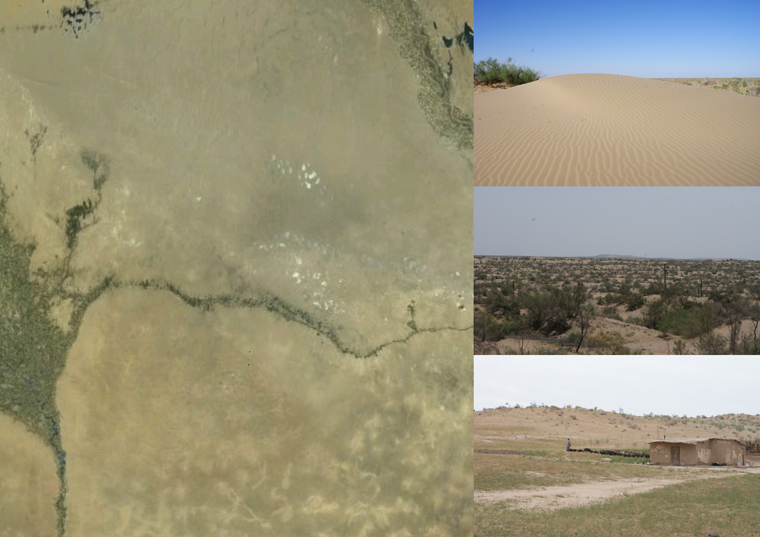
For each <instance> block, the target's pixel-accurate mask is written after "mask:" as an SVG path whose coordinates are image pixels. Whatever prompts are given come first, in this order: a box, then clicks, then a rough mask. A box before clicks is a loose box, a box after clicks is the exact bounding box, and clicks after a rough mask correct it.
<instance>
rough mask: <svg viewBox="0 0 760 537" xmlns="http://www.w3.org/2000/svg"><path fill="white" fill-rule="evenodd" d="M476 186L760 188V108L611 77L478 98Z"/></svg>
mask: <svg viewBox="0 0 760 537" xmlns="http://www.w3.org/2000/svg"><path fill="white" fill-rule="evenodd" d="M475 185H477V186H543V185H556V186H594V185H595V186H605V185H610V186H618V185H629V186H640V185H653V186H654V185H672V186H696V185H701V186H712V185H760V99H759V98H757V97H748V96H743V95H737V94H733V93H726V92H722V91H716V90H713V89H710V88H698V87H691V86H686V85H682V84H672V83H668V82H664V81H660V80H650V79H644V78H635V77H629V76H620V75H605V74H579V75H564V76H557V77H552V78H547V79H544V80H539V81H537V82H532V83H530V84H525V85H523V86H518V87H515V88H510V89H506V90H502V91H495V92H491V93H484V94H479V95H475Z"/></svg>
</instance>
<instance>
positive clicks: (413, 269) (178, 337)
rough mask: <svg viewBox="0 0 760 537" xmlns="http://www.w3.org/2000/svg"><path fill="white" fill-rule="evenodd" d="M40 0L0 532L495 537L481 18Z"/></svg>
mask: <svg viewBox="0 0 760 537" xmlns="http://www.w3.org/2000/svg"><path fill="white" fill-rule="evenodd" d="M21 4H22V3H21V2H14V3H13V5H12V6H11V5H10V3H9V2H4V3H2V4H0V163H1V165H0V417H2V418H3V419H4V421H0V461H2V462H0V537H5V536H6V535H13V536H14V537H15V536H17V535H27V534H28V535H32V536H34V537H46V536H47V535H57V537H90V536H92V537H103V536H118V537H130V536H135V537H137V536H146V535H157V536H158V535H160V536H183V537H187V536H199V537H206V536H222V535H224V536H227V537H233V536H241V537H242V536H246V537H247V536H250V535H255V536H266V535H272V536H281V535H334V534H341V535H342V534H346V535H415V536H416V535H429V536H431V537H432V536H436V537H438V536H446V535H451V536H459V535H471V534H472V524H473V520H472V475H473V472H472V451H471V447H470V439H471V434H472V421H471V414H470V412H471V409H472V386H473V384H472V358H471V356H472V343H471V338H472V334H471V331H470V329H469V328H468V327H471V324H472V312H471V310H470V308H469V306H467V304H471V303H472V281H473V277H472V261H471V256H470V252H471V251H472V193H473V191H472V186H471V178H472V149H471V148H472V121H471V115H470V112H471V108H470V110H469V111H468V110H467V103H468V102H469V106H470V107H471V106H472V100H471V97H470V96H469V94H470V91H471V89H470V88H471V81H470V80H469V77H470V76H471V73H472V71H471V66H472V53H471V51H470V50H469V48H468V47H463V46H461V45H459V44H454V45H452V46H451V47H445V46H444V44H443V43H444V41H443V38H444V37H446V38H451V37H453V36H455V35H456V33H457V32H461V31H462V29H463V28H464V24H465V21H467V22H468V23H469V25H472V18H471V17H472V4H471V3H470V4H469V6H470V7H469V10H468V9H466V2H456V1H455V0H452V1H451V3H450V5H451V6H454V5H459V4H464V6H463V7H462V6H460V7H459V8H458V9H457V10H455V11H450V10H449V9H447V8H446V5H443V4H439V5H437V6H436V7H435V9H434V10H432V11H431V12H430V13H427V12H424V11H422V10H421V8H420V6H419V5H418V4H417V3H411V2H404V3H402V2H393V1H385V0H366V1H364V2H362V1H357V2H349V3H346V2H342V1H340V0H334V1H332V2H329V1H328V2H322V3H320V4H319V5H318V6H317V5H314V6H311V5H309V6H307V5H305V4H304V3H303V2H277V3H273V2H249V1H247V0H228V1H226V2H216V1H211V0H208V1H199V2H176V1H173V0H157V1H153V2H149V3H145V2H138V1H134V0H119V1H118V2H116V1H101V0H91V1H85V0H71V1H68V2H66V6H67V8H68V9H67V10H62V9H61V4H60V2H51V0H47V1H46V2H45V4H44V6H42V5H39V4H40V2H36V4H38V5H36V6H33V7H32V6H30V7H29V8H28V9H21V8H22V5H21ZM427 4H428V5H430V6H432V4H433V2H432V0H431V1H428V2H427ZM11 8H13V9H11ZM16 8H18V9H16ZM43 8H44V9H43ZM48 8H49V10H50V13H48ZM6 9H7V13H9V14H10V15H9V16H8V17H6V16H5V14H6V11H4V10H6ZM431 9H432V8H431ZM71 10H73V14H72V13H71V12H70V11H71ZM64 13H67V14H68V16H64ZM463 17H468V18H463ZM434 32H437V33H434ZM465 67H466V70H465V71H463V72H462V73H460V72H458V71H460V70H462V69H464V68H465ZM450 68H451V69H453V72H452V71H451V70H450ZM465 75H466V76H465ZM457 80H466V81H467V84H466V91H465V86H464V85H462V86H461V87H459V88H457V87H456V84H457ZM465 95H466V97H467V98H466V99H465V98H464V96H465ZM459 105H461V106H462V107H463V108H462V109H461V110H460V107H459ZM8 274H10V275H11V276H12V277H11V278H9V277H7V275H8ZM14 420H15V421H14ZM24 426H26V428H27V430H31V431H32V432H31V433H29V432H28V431H25V430H24ZM35 435H36V436H35ZM6 528H8V529H7V531H6ZM4 532H5V533H4Z"/></svg>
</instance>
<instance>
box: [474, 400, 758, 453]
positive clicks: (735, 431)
mask: <svg viewBox="0 0 760 537" xmlns="http://www.w3.org/2000/svg"><path fill="white" fill-rule="evenodd" d="M474 429H475V448H496V449H498V448H509V449H515V448H516V447H518V444H516V443H515V442H516V441H517V442H519V443H520V444H521V443H524V444H525V445H526V447H528V448H533V447H538V445H539V444H540V446H541V447H550V446H552V445H553V444H554V443H556V446H555V447H556V449H564V442H565V440H566V439H567V438H568V437H569V438H570V439H571V442H572V443H573V447H574V448H579V449H583V448H584V447H590V448H593V449H598V448H611V449H614V448H640V449H646V448H648V447H649V446H648V445H647V442H651V441H652V440H656V439H657V438H658V437H659V438H662V437H663V436H666V437H670V438H676V437H697V438H712V437H715V438H724V437H725V438H733V439H737V440H741V441H743V442H755V443H757V442H758V441H760V415H747V414H725V415H720V416H714V417H706V416H705V417H683V416H682V417H678V416H666V415H651V416H649V415H647V416H635V415H632V414H625V413H620V412H614V411H609V410H601V409H597V410H593V409H584V408H579V407H571V408H567V407H566V408H560V407H556V406H553V407H547V406H536V407H534V408H531V407H527V408H508V407H500V408H497V409H485V410H481V411H476V412H475V416H474ZM552 439H556V440H554V441H552ZM534 444H535V445H534Z"/></svg>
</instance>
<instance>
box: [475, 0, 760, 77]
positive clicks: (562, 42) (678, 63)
mask: <svg viewBox="0 0 760 537" xmlns="http://www.w3.org/2000/svg"><path fill="white" fill-rule="evenodd" d="M474 2H475V23H474V32H475V61H476V62H478V61H481V60H485V59H487V58H488V57H494V58H497V59H499V60H500V61H505V60H507V58H510V57H511V58H512V59H513V61H514V62H515V63H516V64H518V65H526V66H528V67H531V68H533V69H539V70H541V71H542V72H543V73H544V75H545V76H557V75H567V74H575V73H607V74H617V75H628V76H638V77H644V78H690V77H705V76H708V77H715V78H725V77H733V76H736V77H741V78H751V77H760V52H758V39H760V2H758V1H757V0H750V1H746V0H737V1H731V2H720V1H715V0H711V1H703V0H693V1H690V2H667V1H664V2H651V1H637V2H617V1H614V0H613V1H607V2H597V1H584V2H568V1H557V0H543V1H540V2H504V1H500V0H474Z"/></svg>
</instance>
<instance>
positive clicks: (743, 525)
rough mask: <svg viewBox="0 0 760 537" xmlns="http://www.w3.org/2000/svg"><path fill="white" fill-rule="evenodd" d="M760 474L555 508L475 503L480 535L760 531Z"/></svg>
mask: <svg viewBox="0 0 760 537" xmlns="http://www.w3.org/2000/svg"><path fill="white" fill-rule="evenodd" d="M758 528H760V475H741V476H737V477H735V478H727V479H710V480H704V481H696V482H689V483H683V484H677V485H671V486H668V487H665V488H660V489H657V490H653V491H651V492H647V493H643V494H637V495H633V496H628V497H622V498H619V499H615V500H610V501H608V502H606V503H604V504H596V505H589V506H586V507H580V508H573V509H559V510H557V511H554V512H550V513H545V512H527V511H522V510H517V509H510V508H509V504H508V503H497V504H493V505H479V504H476V505H475V536H476V537H502V536H504V535H510V536H515V537H520V536H534V535H541V536H544V535H546V536H549V535H551V536H556V537H564V536H568V537H569V536H574V537H580V536H586V535H588V536H593V537H612V536H615V537H621V536H622V537H629V536H630V537H655V536H656V537H659V536H662V535H672V536H676V535H682V536H686V535H702V536H704V535H708V534H711V533H712V534H718V535H734V536H738V535H744V536H749V535H759V534H760V533H758Z"/></svg>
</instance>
